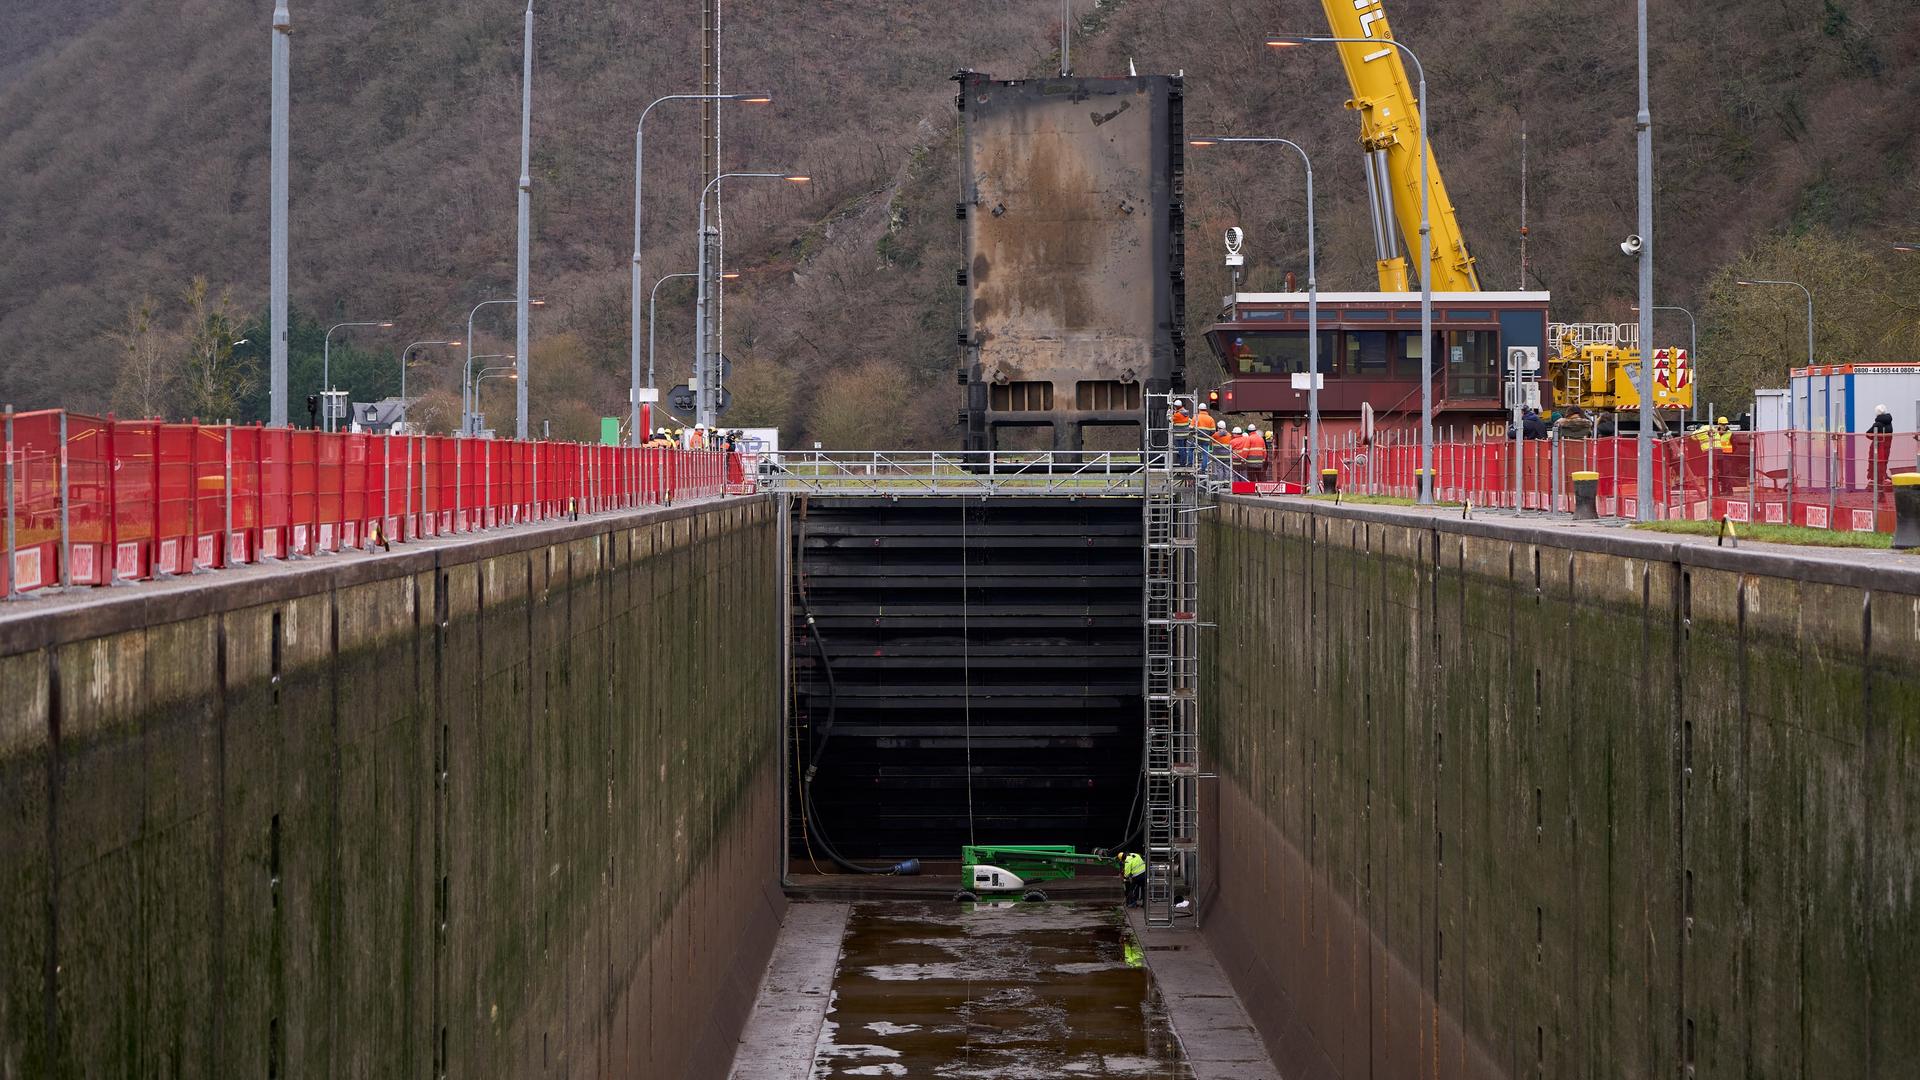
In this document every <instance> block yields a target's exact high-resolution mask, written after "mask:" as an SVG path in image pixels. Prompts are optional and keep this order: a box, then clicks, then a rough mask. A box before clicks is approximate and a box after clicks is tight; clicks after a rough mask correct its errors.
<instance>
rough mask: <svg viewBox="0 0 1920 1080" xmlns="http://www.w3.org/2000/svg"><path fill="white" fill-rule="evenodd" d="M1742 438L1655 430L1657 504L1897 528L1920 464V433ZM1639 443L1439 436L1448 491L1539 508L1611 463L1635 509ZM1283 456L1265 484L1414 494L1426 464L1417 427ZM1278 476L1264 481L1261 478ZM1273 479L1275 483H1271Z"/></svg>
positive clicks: (1608, 487) (1622, 512)
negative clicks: (1330, 472) (1898, 497)
mask: <svg viewBox="0 0 1920 1080" xmlns="http://www.w3.org/2000/svg"><path fill="white" fill-rule="evenodd" d="M1729 441H1730V443H1731V445H1730V446H1725V447H1722V446H1720V445H1718V444H1716V442H1715V441H1714V440H1712V439H1707V440H1702V439H1700V438H1698V437H1696V436H1695V435H1692V434H1688V435H1684V436H1673V437H1668V438H1661V439H1656V440H1654V444H1653V473H1652V477H1653V506H1654V515H1655V516H1656V517H1657V518H1661V519H1676V518H1677V519H1691V520H1695V521H1718V520H1719V519H1720V518H1721V517H1723V516H1726V517H1731V518H1732V519H1733V520H1734V521H1737V522H1764V523H1769V524H1790V525H1804V526H1808V527H1811V528H1816V529H1834V530H1837V531H1841V532H1876V531H1877V532H1892V531H1893V524H1894V515H1893V489H1892V487H1891V485H1890V484H1889V482H1888V478H1889V477H1890V476H1892V475H1893V474H1895V473H1902V472H1913V471H1916V470H1920V435H1916V434H1913V433H1903V434H1895V435H1855V434H1834V433H1828V432H1821V431H1763V432H1733V433H1732V434H1731V438H1730V440H1729ZM1638 454H1639V447H1638V444H1637V441H1636V440H1635V439H1634V438H1633V437H1632V436H1617V437H1608V438H1596V439H1559V438H1556V439H1533V440H1528V441H1526V442H1524V443H1522V444H1521V446H1520V447H1519V450H1518V452H1517V453H1516V451H1515V447H1514V443H1513V440H1512V439H1494V438H1487V439H1474V440H1449V441H1444V442H1436V443H1435V444H1434V451H1433V461H1434V475H1435V486H1434V495H1435V497H1436V498H1437V499H1439V500H1441V501H1444V502H1452V503H1467V502H1470V503H1472V504H1473V505H1474V506H1490V507H1509V508H1510V507H1513V506H1514V505H1515V503H1516V494H1515V492H1516V475H1515V474H1516V471H1517V473H1518V477H1517V482H1518V484H1517V486H1518V505H1519V506H1520V507H1521V508H1522V509H1527V510H1553V511H1560V512H1565V513H1570V512H1572V510H1573V479H1572V477H1573V474H1574V473H1576V472H1595V473H1598V474H1599V475H1600V493H1599V499H1598V504H1599V510H1600V514H1601V515H1602V516H1618V517H1633V516H1634V514H1635V507H1636V503H1637V500H1638V496H1639V481H1638V476H1639V471H1638V458H1637V455H1638ZM1305 466H1306V463H1305V461H1304V460H1301V459H1300V458H1295V459H1293V460H1291V461H1282V462H1276V463H1275V464H1274V466H1272V467H1271V471H1272V473H1273V475H1269V476H1263V477H1254V478H1252V479H1253V480H1254V481H1256V485H1255V486H1256V489H1261V488H1264V489H1267V490H1275V489H1276V486H1277V487H1278V488H1283V489H1290V490H1295V491H1298V490H1300V485H1301V483H1303V478H1304V477H1308V476H1318V475H1319V474H1320V470H1322V469H1329V468H1330V469H1336V470H1338V473H1339V481H1340V489H1341V490H1342V491H1346V492H1355V493H1361V494H1371V495H1388V496H1399V497H1403V498H1413V497H1414V496H1415V495H1416V494H1417V491H1418V488H1417V486H1416V484H1415V473H1416V470H1418V469H1419V468H1420V444H1419V441H1418V440H1417V439H1406V438H1401V437H1397V433H1396V435H1394V436H1388V437H1386V438H1384V439H1383V440H1382V441H1380V442H1377V443H1375V444H1373V445H1365V444H1361V443H1359V442H1358V441H1357V440H1354V439H1351V438H1349V439H1346V440H1344V441H1343V442H1342V443H1340V444H1336V445H1332V446H1328V447H1325V448H1323V449H1322V451H1321V453H1320V459H1319V462H1318V464H1317V467H1315V468H1313V469H1311V470H1308V469H1307V468H1306V467H1305ZM1263 480H1264V481H1266V483H1264V484H1261V483H1258V482H1259V481H1263ZM1270 485H1273V486H1270Z"/></svg>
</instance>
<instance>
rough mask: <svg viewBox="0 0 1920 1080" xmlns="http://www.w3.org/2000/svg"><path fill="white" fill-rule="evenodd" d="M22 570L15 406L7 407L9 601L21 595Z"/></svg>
mask: <svg viewBox="0 0 1920 1080" xmlns="http://www.w3.org/2000/svg"><path fill="white" fill-rule="evenodd" d="M19 569H20V560H19V559H17V558H15V552H14V542H13V406H11V405H9V406H7V599H9V600H11V599H13V598H14V597H16V596H18V595H20V590H19V589H18V588H17V587H16V586H17V583H16V582H15V581H14V575H15V574H16V573H17V572H18V571H19Z"/></svg>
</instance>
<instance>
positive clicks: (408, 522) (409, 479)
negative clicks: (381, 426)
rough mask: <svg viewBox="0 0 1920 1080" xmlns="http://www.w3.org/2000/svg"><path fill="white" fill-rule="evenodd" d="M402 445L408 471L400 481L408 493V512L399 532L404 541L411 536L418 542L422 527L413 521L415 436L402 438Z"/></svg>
mask: <svg viewBox="0 0 1920 1080" xmlns="http://www.w3.org/2000/svg"><path fill="white" fill-rule="evenodd" d="M400 445H401V446H403V447H405V448H406V451H407V464H406V471H405V472H404V473H402V474H401V479H400V489H401V490H402V491H405V492H406V493H407V499H406V502H407V512H406V517H405V518H403V519H401V523H400V530H399V532H400V536H401V538H402V539H407V538H408V534H411V538H412V539H415V540H418V539H419V538H420V526H419V523H418V522H416V521H414V520H413V436H411V435H402V436H400Z"/></svg>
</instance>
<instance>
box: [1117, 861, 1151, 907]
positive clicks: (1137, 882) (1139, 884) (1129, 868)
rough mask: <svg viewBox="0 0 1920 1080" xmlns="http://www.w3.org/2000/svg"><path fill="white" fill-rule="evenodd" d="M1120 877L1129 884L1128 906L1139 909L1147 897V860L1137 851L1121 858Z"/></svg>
mask: <svg viewBox="0 0 1920 1080" xmlns="http://www.w3.org/2000/svg"><path fill="white" fill-rule="evenodd" d="M1120 876H1121V877H1123V878H1125V879H1126V882H1127V906H1128V907H1139V906H1140V904H1141V902H1142V901H1143V900H1145V899H1146V895H1147V860H1145V859H1143V858H1141V857H1140V853H1139V852H1137V851H1129V852H1126V853H1125V854H1123V855H1121V856H1120Z"/></svg>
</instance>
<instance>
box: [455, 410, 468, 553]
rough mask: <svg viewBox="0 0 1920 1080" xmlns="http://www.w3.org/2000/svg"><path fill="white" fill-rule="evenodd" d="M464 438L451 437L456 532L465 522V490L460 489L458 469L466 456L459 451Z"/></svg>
mask: <svg viewBox="0 0 1920 1080" xmlns="http://www.w3.org/2000/svg"><path fill="white" fill-rule="evenodd" d="M465 440H466V436H465V435H464V434H462V435H455V436H454V437H453V531H454V532H456V533H457V532H459V531H461V530H460V526H462V525H465V524H466V521H465V520H464V519H465V518H466V507H465V499H464V496H465V495H466V492H464V491H461V490H460V469H461V466H462V465H464V464H466V460H465V459H466V456H467V455H466V454H464V453H462V452H461V450H462V444H463V443H464V442H465Z"/></svg>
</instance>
